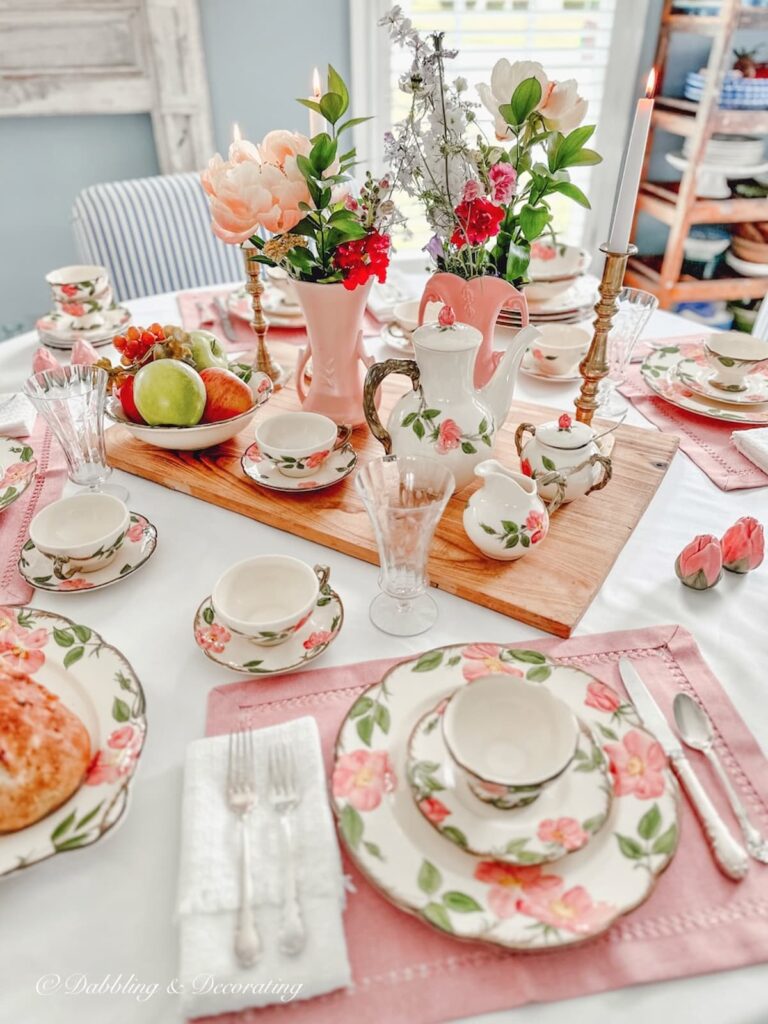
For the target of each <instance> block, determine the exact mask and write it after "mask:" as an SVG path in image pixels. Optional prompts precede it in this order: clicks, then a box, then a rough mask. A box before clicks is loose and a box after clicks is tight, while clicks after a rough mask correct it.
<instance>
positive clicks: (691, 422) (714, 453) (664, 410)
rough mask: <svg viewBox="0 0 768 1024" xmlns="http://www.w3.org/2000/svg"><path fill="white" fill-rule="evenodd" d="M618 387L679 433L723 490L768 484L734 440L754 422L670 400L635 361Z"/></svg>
mask: <svg viewBox="0 0 768 1024" xmlns="http://www.w3.org/2000/svg"><path fill="white" fill-rule="evenodd" d="M705 336H706V335H705V334H692V335H685V336H684V337H679V338H668V339H666V340H665V341H654V346H656V345H663V344H669V345H689V344H691V343H693V342H697V341H701V340H702V339H703V338H704V337H705ZM619 390H620V391H621V393H622V394H623V395H625V396H626V397H627V398H628V399H629V400H630V401H631V402H632V404H633V405H634V406H635V408H636V409H637V410H638V411H639V412H641V413H642V414H643V416H645V418H646V419H647V420H650V422H651V423H653V424H654V425H655V426H657V427H658V428H659V429H660V430H664V431H666V432H667V433H669V434H677V436H678V437H679V438H680V447H681V449H682V450H683V451H684V452H685V454H686V455H687V456H688V457H689V458H690V459H691V461H692V462H694V463H695V464H696V465H697V466H698V467H699V469H700V470H701V471H702V472H703V473H706V475H707V476H708V477H709V479H710V480H711V481H712V483H714V484H717V486H718V487H719V488H720V490H722V491H738V490H744V489H746V488H750V487H765V486H766V485H768V474H766V473H764V472H763V471H762V470H761V469H759V468H758V467H757V466H756V465H755V464H754V463H753V462H750V460H749V459H748V458H746V457H745V456H744V455H742V454H741V452H740V451H739V450H738V448H736V446H735V445H734V443H733V442H732V441H731V434H732V433H733V432H734V431H738V430H751V429H753V425H752V424H746V425H744V426H740V425H739V424H738V423H726V422H724V423H718V422H717V420H711V419H707V418H706V417H704V416H697V415H696V414H695V413H692V412H688V411H687V410H686V409H680V408H678V406H676V405H672V404H671V402H665V401H664V399H663V398H660V397H659V396H658V395H656V394H654V393H653V392H652V391H651V390H650V388H649V387H648V385H647V384H646V383H645V381H644V380H643V376H642V374H641V373H640V367H639V366H638V365H636V364H631V365H630V367H629V368H628V371H627V378H626V380H625V382H624V383H623V384H622V386H621V387H620V388H619Z"/></svg>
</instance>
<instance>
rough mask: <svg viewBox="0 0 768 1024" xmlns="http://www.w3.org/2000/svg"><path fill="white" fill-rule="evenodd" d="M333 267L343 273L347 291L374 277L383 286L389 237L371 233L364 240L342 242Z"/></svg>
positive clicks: (335, 255) (334, 258)
mask: <svg viewBox="0 0 768 1024" xmlns="http://www.w3.org/2000/svg"><path fill="white" fill-rule="evenodd" d="M333 262H334V266H336V267H338V269H339V270H341V271H343V274H344V277H343V279H342V283H343V284H344V287H345V288H347V289H348V290H349V291H352V290H353V289H354V288H357V286H358V285H359V284H365V283H366V282H367V281H368V279H369V278H371V277H376V278H378V280H379V281H380V282H381V283H382V284H383V283H384V282H385V281H386V279H387V267H388V266H389V235H383V234H381V232H380V231H371V232H370V233H369V234H367V235H366V236H365V238H356V239H355V240H354V241H352V242H343V243H342V244H341V245H340V246H339V247H338V248H337V249H336V252H335V253H334V256H333Z"/></svg>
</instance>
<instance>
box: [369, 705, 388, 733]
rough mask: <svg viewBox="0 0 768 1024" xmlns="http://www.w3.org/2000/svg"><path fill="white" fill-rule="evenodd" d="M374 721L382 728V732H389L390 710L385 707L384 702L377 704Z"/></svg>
mask: <svg viewBox="0 0 768 1024" xmlns="http://www.w3.org/2000/svg"><path fill="white" fill-rule="evenodd" d="M373 718H374V721H375V722H376V725H378V727H379V728H380V729H381V731H382V732H389V726H390V717H389V711H388V709H387V708H385V707H384V705H383V704H377V705H376V710H375V711H374V713H373Z"/></svg>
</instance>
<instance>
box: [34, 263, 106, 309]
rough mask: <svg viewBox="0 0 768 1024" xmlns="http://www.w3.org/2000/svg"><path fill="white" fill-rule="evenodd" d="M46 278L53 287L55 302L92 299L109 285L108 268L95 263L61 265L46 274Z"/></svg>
mask: <svg viewBox="0 0 768 1024" xmlns="http://www.w3.org/2000/svg"><path fill="white" fill-rule="evenodd" d="M45 280H46V281H47V282H48V284H49V285H50V287H51V291H52V292H53V298H54V301H55V302H70V301H77V300H80V299H92V298H93V297H94V295H98V294H100V293H102V292H104V291H105V289H106V288H108V287H109V274H108V272H107V268H106V267H100V266H96V265H94V264H87V265H83V264H79V265H77V266H71V267H59V268H58V270H51V271H50V273H48V274H46V275H45Z"/></svg>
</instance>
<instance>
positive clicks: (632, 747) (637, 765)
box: [605, 729, 667, 800]
mask: <svg viewBox="0 0 768 1024" xmlns="http://www.w3.org/2000/svg"><path fill="white" fill-rule="evenodd" d="M605 752H606V754H607V755H608V759H609V761H610V770H611V775H612V776H613V789H614V792H615V793H616V796H628V795H632V796H636V797H637V799H638V800H652V799H655V798H656V797H659V796H661V794H662V793H663V792H664V787H665V781H664V769H665V768H666V766H667V758H666V755H665V753H664V751H663V750H662V749H661V746H660V745H659V743H658V742H657V741H656V740H655V739H653V737H652V736H649V735H648V734H647V733H644V732H638V731H637V730H636V729H632V730H630V731H629V732H628V733H626V735H625V736H624V738H623V739H622V741H621V743H607V744H606V745H605Z"/></svg>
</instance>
